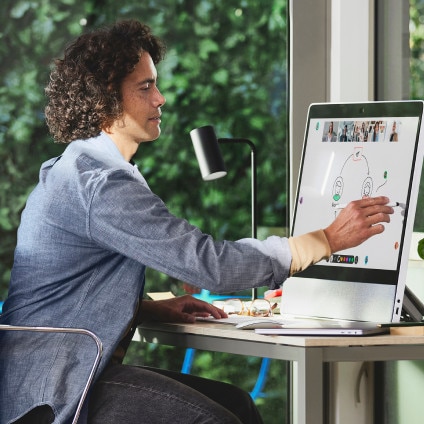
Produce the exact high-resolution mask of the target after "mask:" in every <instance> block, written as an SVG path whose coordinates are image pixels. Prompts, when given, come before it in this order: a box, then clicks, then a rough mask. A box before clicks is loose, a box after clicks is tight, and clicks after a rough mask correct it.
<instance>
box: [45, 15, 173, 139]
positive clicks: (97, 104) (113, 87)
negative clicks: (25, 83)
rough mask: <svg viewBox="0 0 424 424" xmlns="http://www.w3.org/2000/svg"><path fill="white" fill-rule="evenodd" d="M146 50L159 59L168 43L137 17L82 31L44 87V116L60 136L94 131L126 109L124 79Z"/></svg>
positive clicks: (89, 134) (88, 134)
mask: <svg viewBox="0 0 424 424" xmlns="http://www.w3.org/2000/svg"><path fill="white" fill-rule="evenodd" d="M143 52H148V53H149V54H150V56H151V57H152V60H153V62H154V63H155V64H157V63H159V62H160V61H161V60H162V59H163V57H164V55H165V46H164V45H163V44H162V42H161V41H160V40H159V39H158V38H157V37H155V36H154V35H153V34H152V32H151V30H150V28H149V27H148V26H147V25H144V24H142V23H140V22H138V21H136V20H124V21H121V22H117V23H116V24H114V25H113V26H110V27H105V28H101V29H97V30H94V31H92V32H90V33H87V34H83V35H81V36H80V37H79V38H77V39H76V40H75V41H74V42H73V43H71V44H70V45H69V46H68V47H67V48H66V49H65V53H64V57H63V59H57V60H55V61H54V65H55V66H54V68H53V70H52V72H51V74H50V81H49V83H48V85H47V87H46V89H45V92H46V95H47V97H48V103H47V106H46V109H45V113H46V122H47V125H48V127H49V130H50V133H51V134H52V136H53V138H54V140H55V141H56V142H58V143H70V142H71V141H73V140H77V139H80V138H83V139H84V138H89V137H95V136H97V135H99V134H100V131H101V129H102V128H107V127H108V126H110V125H111V124H112V122H113V121H114V120H116V119H117V118H119V117H120V116H121V115H122V113H123V110H122V95H121V85H122V81H123V79H124V78H125V77H126V76H127V75H128V74H130V73H131V72H132V71H133V70H134V68H135V66H136V65H137V63H138V61H139V59H140V56H141V54H142V53H143Z"/></svg>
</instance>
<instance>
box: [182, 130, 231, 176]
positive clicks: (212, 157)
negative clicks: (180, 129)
mask: <svg viewBox="0 0 424 424" xmlns="http://www.w3.org/2000/svg"><path fill="white" fill-rule="evenodd" d="M190 137H191V141H192V142H193V147H194V152H195V154H196V158H197V162H198V163H199V168H200V172H201V174H202V178H203V179H204V180H205V181H211V180H216V179H217V178H221V177H224V176H225V175H227V170H226V168H225V164H224V160H223V159H222V155H221V149H220V147H219V144H218V140H217V138H216V135H215V131H214V129H213V127H212V126H211V125H206V126H204V127H200V128H195V129H194V130H191V131H190Z"/></svg>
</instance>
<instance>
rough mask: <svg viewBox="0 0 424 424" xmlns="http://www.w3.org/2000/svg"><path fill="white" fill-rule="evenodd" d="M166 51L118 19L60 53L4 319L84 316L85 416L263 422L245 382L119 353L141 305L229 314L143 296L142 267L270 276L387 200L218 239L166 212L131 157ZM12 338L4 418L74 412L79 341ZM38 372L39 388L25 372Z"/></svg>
mask: <svg viewBox="0 0 424 424" xmlns="http://www.w3.org/2000/svg"><path fill="white" fill-rule="evenodd" d="M163 53H164V49H163V47H162V45H161V43H160V41H159V40H158V39H157V38H155V37H154V36H153V35H152V34H151V32H150V29H149V28H148V27H146V26H144V25H142V24H140V23H139V22H136V21H123V22H120V23H117V24H116V25H114V26H112V27H110V28H104V29H100V30H97V31H94V32H93V33H90V34H85V35H83V36H81V37H80V38H78V39H77V40H76V41H75V42H73V43H72V44H71V45H70V46H68V48H67V49H66V50H65V54H64V58H63V59H62V60H57V61H56V62H55V65H56V66H55V68H54V69H53V71H52V73H51V77H50V82H49V85H48V86H47V88H46V94H47V96H48V98H49V102H48V105H47V107H46V119H47V123H48V125H49V129H50V132H51V133H52V135H53V137H54V138H55V140H56V141H58V142H62V143H69V145H68V146H67V148H66V150H65V151H64V153H63V155H61V156H60V157H58V158H54V159H51V160H50V161H47V162H46V163H44V164H43V165H42V167H41V170H40V180H39V183H38V185H37V187H36V188H35V190H34V191H33V193H32V194H31V195H30V197H29V199H28V202H27V205H26V208H25V211H24V212H23V214H22V219H21V225H20V228H19V233H18V243H17V247H16V251H15V260H14V265H13V270H12V276H11V281H10V289H9V295H8V299H7V300H6V302H5V305H4V314H3V315H2V317H1V322H2V323H9V324H22V325H25V324H32V325H45V326H50V325H54V326H69V327H83V328H86V329H88V330H91V331H93V332H94V333H96V334H97V335H98V336H99V337H100V339H101V340H102V342H103V345H104V357H103V360H102V363H101V365H100V367H99V370H98V375H97V376H96V382H95V384H94V385H93V387H92V390H91V393H90V397H89V400H88V402H87V403H86V405H85V409H84V412H85V413H88V415H84V416H83V420H82V421H81V422H84V421H86V420H87V421H88V422H89V423H102V424H105V423H126V424H131V423H155V422H161V423H163V422H172V423H181V424H183V423H184V424H188V423H240V422H243V423H260V422H261V418H260V416H259V414H258V412H257V410H256V409H255V406H254V404H253V403H252V402H251V400H250V398H249V396H248V395H247V394H246V393H245V392H242V391H241V390H239V389H237V388H235V387H233V386H230V385H227V384H222V383H219V382H213V381H208V380H204V379H199V378H197V377H193V376H183V375H180V374H175V373H169V372H166V371H161V370H152V369H147V368H141V367H140V368H136V367H129V366H124V365H122V364H121V360H122V356H123V354H124V352H125V349H126V347H127V344H128V341H129V340H130V339H131V336H132V333H133V331H134V329H135V328H136V326H137V325H138V324H139V323H140V322H142V321H143V320H144V319H151V318H152V317H153V318H154V319H157V320H163V321H165V320H166V321H170V320H178V321H183V322H193V321H194V320H195V317H196V315H202V316H208V315H212V316H213V317H215V318H217V319H219V318H221V317H225V313H224V312H223V311H221V310H219V309H217V308H215V307H213V306H212V305H209V304H207V303H204V302H201V301H199V300H196V299H194V298H192V297H190V296H184V297H181V298H176V299H172V300H170V301H161V302H152V301H146V300H143V299H142V296H143V286H144V272H145V268H146V267H147V266H148V267H151V268H155V269H157V270H159V271H162V272H165V273H167V274H169V275H171V276H173V277H175V278H177V279H179V280H181V281H185V282H187V283H189V284H192V285H194V286H197V287H200V288H207V289H210V290H212V291H214V292H231V291H239V290H241V289H246V288H251V287H258V286H264V285H267V286H269V287H270V288H276V287H278V286H280V285H281V284H282V283H283V282H284V280H285V279H286V278H287V277H288V276H289V275H290V274H292V273H294V272H297V271H299V270H301V269H304V268H305V267H307V266H308V265H310V264H312V263H315V262H316V261H318V260H321V259H322V258H325V257H329V256H330V254H331V253H332V252H335V251H338V250H341V249H345V248H348V247H353V246H355V245H358V244H359V243H362V242H363V241H365V240H366V239H368V238H369V237H371V236H373V235H375V234H379V233H381V232H382V231H383V230H384V226H383V224H382V222H389V221H390V219H389V214H391V213H393V209H392V208H391V207H388V206H386V204H387V203H388V201H389V199H387V198H386V197H378V198H368V199H362V200H359V201H355V202H352V203H351V204H350V205H349V206H348V207H347V208H346V209H344V210H343V211H342V212H341V213H340V215H339V216H338V218H337V219H336V220H335V221H334V222H333V223H331V224H330V225H329V227H327V228H326V229H324V230H318V231H316V232H313V233H310V234H306V235H304V236H301V237H296V238H291V239H285V238H279V237H270V238H269V239H267V240H265V241H258V240H253V239H244V240H239V241H237V242H229V241H214V240H213V239H212V238H211V237H210V236H209V235H206V234H203V233H202V232H201V231H200V230H199V229H197V228H195V227H193V226H191V225H190V224H189V223H188V222H187V221H185V220H183V219H179V218H177V217H175V216H173V215H171V214H170V213H169V211H168V210H167V208H166V207H165V205H164V203H163V202H162V201H161V200H160V199H159V198H158V197H157V196H156V195H154V194H153V193H152V191H151V190H150V188H149V187H148V185H147V182H146V181H145V180H144V178H143V176H142V175H141V173H140V172H139V171H138V169H137V168H136V167H135V166H134V165H133V164H132V162H131V159H132V157H133V156H134V155H135V153H136V152H137V150H138V148H139V146H140V144H141V143H144V142H147V141H152V140H155V139H157V138H158V137H159V135H160V122H161V114H162V110H161V109H162V107H163V105H164V104H165V98H164V97H163V95H162V94H161V93H160V91H159V89H158V87H157V72H156V67H155V65H156V64H157V63H158V62H159V61H160V60H161V59H162V56H163ZM25 343H26V345H25ZM0 345H1V343H0ZM19 345H20V348H22V347H23V349H24V350H25V351H26V353H27V359H26V361H25V362H24V363H23V364H22V366H21V367H19V369H18V370H13V375H11V374H12V372H11V371H10V370H7V369H0V373H2V389H3V390H2V391H1V392H0V393H1V394H0V396H2V398H1V399H0V402H1V408H0V422H9V421H13V420H17V419H19V418H21V419H20V420H18V421H16V422H19V423H22V422H31V423H36V422H43V423H49V422H52V421H53V419H54V417H56V420H57V422H67V421H69V419H70V417H71V415H72V413H73V411H74V410H75V406H76V402H77V400H78V396H79V395H80V392H81V389H82V387H81V386H82V384H83V383H82V382H81V381H80V380H81V375H82V372H81V367H82V368H83V369H86V368H87V367H88V365H87V364H86V363H85V356H84V355H85V353H86V349H87V348H86V347H85V346H84V345H76V343H74V342H72V340H71V338H70V337H66V336H65V337H63V340H62V342H61V343H60V344H54V343H45V342H44V343H43V341H42V339H40V341H39V343H33V342H31V343H30V342H28V341H26V340H25V339H24V340H19ZM13 347H14V346H13ZM8 349H9V347H8ZM75 349H78V350H79V356H78V360H77V359H74V357H75V355H76V354H75V353H74V350H75ZM6 365H7V364H6ZM6 365H5V364H3V366H6ZM0 366H1V365H0ZM64 373H66V375H67V378H66V382H64V381H63V374H64ZM40 375H42V376H44V378H43V380H42V387H43V388H44V391H42V390H40V384H31V385H28V384H24V383H25V382H27V381H30V382H33V381H34V382H35V381H36V382H38V380H37V379H38V378H39V376H40ZM15 380H17V381H21V382H23V383H22V384H20V385H19V386H17V385H15V384H14V383H13V381H15ZM5 388H6V389H5ZM18 397H19V402H16V401H15V400H16V399H17V398H18ZM3 406H4V407H3ZM37 419H38V420H39V421H37ZM25 420H26V421H25Z"/></svg>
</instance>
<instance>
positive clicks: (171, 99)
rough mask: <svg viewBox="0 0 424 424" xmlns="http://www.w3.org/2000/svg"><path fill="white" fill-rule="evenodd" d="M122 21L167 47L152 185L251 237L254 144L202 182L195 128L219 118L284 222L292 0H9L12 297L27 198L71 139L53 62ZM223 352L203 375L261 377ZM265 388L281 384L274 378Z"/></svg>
mask: <svg viewBox="0 0 424 424" xmlns="http://www.w3.org/2000/svg"><path fill="white" fill-rule="evenodd" d="M120 18H136V19H139V20H141V21H143V22H145V23H147V24H148V25H150V26H151V27H152V28H153V30H154V32H155V33H156V34H157V35H159V36H160V37H162V38H163V39H164V40H165V42H166V44H167V46H168V54H167V56H166V59H165V60H164V62H163V63H161V64H160V65H159V66H158V71H159V84H160V89H161V91H162V92H163V94H164V95H165V97H166V98H167V103H166V105H165V106H164V107H163V117H162V123H163V124H162V136H161V137H160V139H159V140H158V141H156V142H154V143H149V144H145V145H143V146H141V148H140V149H139V153H138V157H137V158H136V161H137V162H138V164H139V167H140V169H141V171H142V172H143V174H144V175H145V177H146V179H147V180H148V182H149V185H150V186H151V188H152V189H153V191H155V192H156V193H157V194H158V195H159V196H161V197H162V198H163V199H164V200H165V201H166V202H167V204H168V206H169V208H170V209H171V211H172V212H173V213H175V214H176V215H178V216H182V217H185V218H187V219H188V220H189V221H190V222H192V223H193V224H195V225H197V226H199V227H200V228H201V229H202V230H203V231H205V232H209V233H211V234H213V235H214V236H215V237H216V238H228V239H236V238H241V237H246V236H249V235H250V233H251V228H250V222H251V221H250V149H249V148H248V147H247V146H244V145H240V144H237V145H225V146H223V147H222V151H223V155H224V159H225V161H226V163H227V168H228V171H229V173H228V176H227V177H226V178H224V179H222V180H218V181H214V182H208V183H205V182H203V181H202V180H201V177H200V173H199V170H198V166H197V162H196V159H195V156H194V151H193V148H192V145H191V140H190V137H189V131H190V130H191V129H193V128H196V127H199V126H202V125H207V124H211V125H214V127H215V131H216V133H217V135H218V137H226V138H227V137H234V138H247V139H250V140H251V141H253V142H254V143H255V145H256V148H257V151H258V155H257V162H258V203H259V208H258V209H259V210H258V223H259V225H261V226H269V227H271V226H272V227H284V226H285V225H286V218H285V205H286V176H287V175H286V161H287V157H286V127H287V124H286V109H285V102H286V45H287V40H286V32H287V28H286V0H269V1H267V2H263V1H261V0H225V1H224V0H217V1H215V0H145V1H143V2H140V1H137V0H124V1H121V2H116V1H115V0H61V1H57V0H2V13H1V15H0V41H1V42H0V78H1V80H0V81H1V82H0V240H1V243H0V299H4V297H5V296H6V292H7V285H8V281H9V278H10V269H11V266H12V262H13V249H14V246H15V244H16V231H17V227H18V225H19V219H20V213H21V211H22V209H23V207H24V205H25V201H26V198H27V197H28V195H29V193H30V191H31V190H32V188H33V187H34V185H35V184H36V182H37V179H38V171H39V168H40V165H41V163H42V162H43V161H45V160H46V159H48V158H50V157H53V156H57V155H59V154H60V153H61V152H62V150H63V148H64V147H63V146H60V145H55V144H54V143H53V142H52V140H51V137H50V136H49V134H48V131H47V127H46V125H45V122H44V106H45V98H44V92H43V90H44V87H45V85H46V82H47V80H48V74H49V69H50V64H51V63H52V60H53V59H55V58H57V57H60V56H61V55H62V51H63V48H64V47H65V45H66V44H67V43H68V42H69V41H70V40H71V39H73V38H75V37H76V36H78V35H79V34H81V33H82V32H83V31H86V30H90V29H91V28H93V27H97V26H99V25H103V24H107V23H111V22H113V21H115V20H116V19H120ZM147 280H148V283H147V289H148V290H172V291H173V292H174V293H175V294H179V293H181V283H180V282H178V281H174V280H172V279H170V278H169V277H167V276H165V275H163V274H158V273H155V272H153V271H152V270H149V272H148V275H147ZM134 352H135V353H134ZM183 355H184V351H183V350H180V351H178V349H171V348H166V347H159V346H154V345H151V346H150V345H143V344H137V348H136V349H135V350H134V349H132V350H130V352H129V359H130V360H131V361H134V362H137V361H139V359H140V357H142V358H143V361H147V362H149V361H151V362H153V363H155V364H156V365H157V366H164V367H166V368H170V369H179V367H180V366H181V363H182V358H183ZM217 355H218V354H210V353H207V352H202V353H199V354H198V355H197V357H196V358H197V359H196V363H195V367H196V372H198V373H200V374H202V375H210V376H212V377H215V378H219V379H223V380H228V381H233V382H234V380H236V382H237V381H238V380H240V382H239V383H238V384H240V385H241V386H242V387H244V386H245V388H246V389H247V390H251V388H252V386H253V384H254V382H253V381H252V379H249V378H248V379H244V378H239V379H238V380H237V374H239V371H240V369H244V368H246V366H248V367H249V369H250V368H251V367H252V368H257V367H259V363H258V359H255V358H236V357H234V356H232V355H227V356H225V355H224V356H222V357H219V356H218V357H217ZM246 361H247V362H246ZM221 363H222V364H223V366H221ZM224 364H225V365H224ZM246 364H248V365H246ZM273 367H274V368H273V371H271V372H270V375H274V377H275V379H276V380H278V386H279V387H281V379H282V377H281V376H280V375H279V374H280V373H283V371H284V370H281V369H278V368H275V367H277V365H273ZM249 374H250V373H249ZM254 374H255V373H253V375H254ZM274 377H272V378H274ZM272 378H271V380H272ZM268 390H269V391H270V392H272V391H273V388H272V386H271V383H270V388H269V389H268ZM261 402H262V401H261ZM265 403H266V402H265ZM280 405H281V407H282V404H281V402H280V403H279V407H280ZM264 409H265V410H266V409H270V408H269V407H268V408H266V407H264ZM272 409H273V411H274V412H272V415H273V418H274V420H275V418H276V416H278V413H277V411H275V408H274V407H273V408H272ZM265 421H266V422H267V423H271V422H272V419H265Z"/></svg>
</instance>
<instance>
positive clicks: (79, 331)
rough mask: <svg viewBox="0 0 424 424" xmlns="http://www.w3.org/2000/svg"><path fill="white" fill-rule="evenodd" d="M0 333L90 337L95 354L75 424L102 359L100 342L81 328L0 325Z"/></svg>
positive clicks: (77, 410) (89, 332)
mask: <svg viewBox="0 0 424 424" xmlns="http://www.w3.org/2000/svg"><path fill="white" fill-rule="evenodd" d="M0 331H29V332H39V333H72V334H80V335H83V336H88V337H90V338H91V339H92V340H93V341H94V342H95V344H96V347H97V352H96V358H95V360H94V363H93V365H92V367H91V370H90V374H89V376H88V379H87V382H86V384H85V386H84V390H83V392H82V395H81V398H80V400H79V402H78V406H77V409H76V411H75V415H74V418H73V420H72V424H76V423H77V421H78V418H79V416H80V414H81V410H82V407H83V405H84V401H85V399H86V397H87V393H88V390H89V389H90V385H91V383H92V382H93V379H94V375H95V374H96V371H97V368H98V366H99V364H100V360H101V358H102V353H103V345H102V342H101V340H100V339H99V338H98V337H97V336H96V335H95V334H94V333H93V332H91V331H89V330H85V329H83V328H66V327H33V326H19V325H3V324H0Z"/></svg>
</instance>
